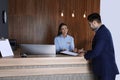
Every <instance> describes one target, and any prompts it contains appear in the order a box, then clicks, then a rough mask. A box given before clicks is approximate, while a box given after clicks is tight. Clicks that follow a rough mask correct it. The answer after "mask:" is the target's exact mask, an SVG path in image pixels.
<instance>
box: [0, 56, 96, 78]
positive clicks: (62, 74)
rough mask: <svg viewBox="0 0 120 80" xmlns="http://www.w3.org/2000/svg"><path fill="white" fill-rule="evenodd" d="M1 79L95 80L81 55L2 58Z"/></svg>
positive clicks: (0, 61)
mask: <svg viewBox="0 0 120 80" xmlns="http://www.w3.org/2000/svg"><path fill="white" fill-rule="evenodd" d="M0 80H94V75H93V74H92V72H91V69H90V66H89V62H88V61H86V60H85V59H84V58H83V57H80V56H75V57H73V56H66V55H57V56H54V57H38V56H36V57H35V56H28V57H27V58H20V57H18V56H17V57H15V58H0Z"/></svg>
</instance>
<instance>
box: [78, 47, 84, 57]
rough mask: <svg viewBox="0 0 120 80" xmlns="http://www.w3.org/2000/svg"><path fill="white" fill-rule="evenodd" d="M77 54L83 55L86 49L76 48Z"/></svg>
mask: <svg viewBox="0 0 120 80" xmlns="http://www.w3.org/2000/svg"><path fill="white" fill-rule="evenodd" d="M78 53H79V55H80V56H81V57H82V56H84V55H85V53H86V51H85V50H84V49H83V48H82V49H79V50H78Z"/></svg>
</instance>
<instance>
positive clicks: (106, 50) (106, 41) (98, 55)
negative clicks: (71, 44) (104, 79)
mask: <svg viewBox="0 0 120 80" xmlns="http://www.w3.org/2000/svg"><path fill="white" fill-rule="evenodd" d="M84 57H85V58H86V59H87V60H92V69H93V72H94V73H95V74H96V75H98V76H104V75H116V74H118V73H119V72H118V68H117V66H116V62H115V55H114V47H113V42H112V37H111V33H110V31H109V30H108V29H107V28H106V27H105V26H104V25H102V26H101V27H100V28H99V29H98V30H97V32H96V34H95V36H94V38H93V42H92V50H90V51H87V53H86V54H85V55H84Z"/></svg>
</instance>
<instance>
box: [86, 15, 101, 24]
mask: <svg viewBox="0 0 120 80" xmlns="http://www.w3.org/2000/svg"><path fill="white" fill-rule="evenodd" d="M87 19H88V21H89V22H93V21H94V20H95V21H97V22H98V23H101V17H100V15H99V14H98V13H92V14H90V15H88V17H87Z"/></svg>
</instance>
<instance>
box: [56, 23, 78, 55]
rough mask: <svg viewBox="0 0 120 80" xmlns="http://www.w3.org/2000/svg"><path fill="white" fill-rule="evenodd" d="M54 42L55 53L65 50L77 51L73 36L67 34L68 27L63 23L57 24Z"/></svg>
mask: <svg viewBox="0 0 120 80" xmlns="http://www.w3.org/2000/svg"><path fill="white" fill-rule="evenodd" d="M54 44H55V46H56V52H57V53H60V51H65V50H67V51H74V52H77V49H76V48H75V45H74V38H73V37H72V36H70V35H68V27H67V25H66V24H64V23H61V24H60V25H59V28H58V34H57V36H56V37H55V39H54Z"/></svg>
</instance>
